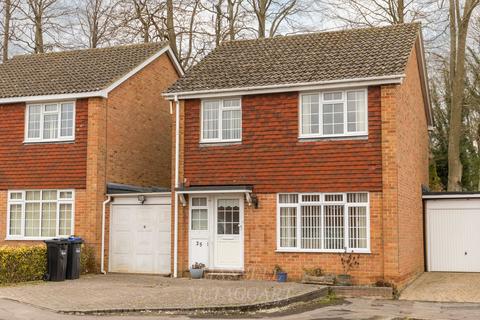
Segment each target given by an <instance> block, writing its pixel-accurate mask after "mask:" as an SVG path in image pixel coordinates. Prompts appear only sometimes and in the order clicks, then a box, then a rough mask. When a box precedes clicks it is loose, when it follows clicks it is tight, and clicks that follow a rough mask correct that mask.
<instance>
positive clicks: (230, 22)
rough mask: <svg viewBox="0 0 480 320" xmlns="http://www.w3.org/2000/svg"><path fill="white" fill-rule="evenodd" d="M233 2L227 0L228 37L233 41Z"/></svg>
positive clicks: (232, 0)
mask: <svg viewBox="0 0 480 320" xmlns="http://www.w3.org/2000/svg"><path fill="white" fill-rule="evenodd" d="M234 6H235V2H234V0H228V7H227V13H228V38H229V39H230V40H231V41H233V40H235V8H234Z"/></svg>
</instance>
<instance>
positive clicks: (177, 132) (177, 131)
mask: <svg viewBox="0 0 480 320" xmlns="http://www.w3.org/2000/svg"><path fill="white" fill-rule="evenodd" d="M174 101H175V189H177V188H178V186H179V181H178V177H179V168H178V165H179V162H180V102H179V101H178V96H177V95H175V97H174ZM174 194H175V207H174V226H173V228H174V230H173V277H175V278H177V277H178V265H177V264H178V195H177V192H176V191H175V192H174Z"/></svg>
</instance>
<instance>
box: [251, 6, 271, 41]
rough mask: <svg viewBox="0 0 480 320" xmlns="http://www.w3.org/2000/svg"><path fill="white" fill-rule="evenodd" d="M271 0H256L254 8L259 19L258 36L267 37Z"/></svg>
mask: <svg viewBox="0 0 480 320" xmlns="http://www.w3.org/2000/svg"><path fill="white" fill-rule="evenodd" d="M269 1H270V0H255V1H254V2H253V3H254V10H255V15H256V16H257V21H258V30H257V32H258V37H259V38H265V34H266V28H267V7H268V2H269Z"/></svg>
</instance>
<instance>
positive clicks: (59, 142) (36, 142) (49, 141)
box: [23, 139, 75, 145]
mask: <svg viewBox="0 0 480 320" xmlns="http://www.w3.org/2000/svg"><path fill="white" fill-rule="evenodd" d="M74 142H75V139H61V140H45V141H28V140H25V141H23V144H25V145H27V144H28V145H30V144H67V143H74Z"/></svg>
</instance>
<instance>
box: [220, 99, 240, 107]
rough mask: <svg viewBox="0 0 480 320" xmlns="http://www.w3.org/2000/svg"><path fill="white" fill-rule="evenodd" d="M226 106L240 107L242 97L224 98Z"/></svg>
mask: <svg viewBox="0 0 480 320" xmlns="http://www.w3.org/2000/svg"><path fill="white" fill-rule="evenodd" d="M223 107H224V108H240V99H231V100H223Z"/></svg>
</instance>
